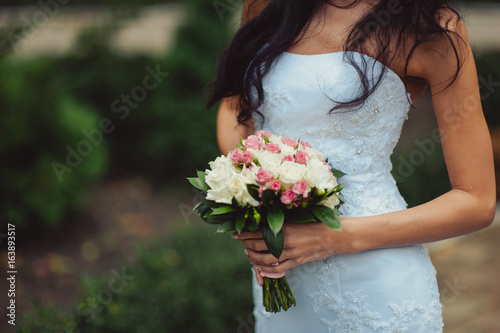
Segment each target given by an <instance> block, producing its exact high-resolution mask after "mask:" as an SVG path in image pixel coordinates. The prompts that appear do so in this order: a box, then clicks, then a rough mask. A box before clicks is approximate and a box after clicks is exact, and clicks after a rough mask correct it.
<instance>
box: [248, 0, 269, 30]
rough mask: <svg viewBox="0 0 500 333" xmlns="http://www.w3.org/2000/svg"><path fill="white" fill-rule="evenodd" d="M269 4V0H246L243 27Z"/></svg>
mask: <svg viewBox="0 0 500 333" xmlns="http://www.w3.org/2000/svg"><path fill="white" fill-rule="evenodd" d="M268 4H269V0H245V4H244V6H243V14H242V15H241V25H243V24H245V23H246V22H248V21H249V20H251V19H253V18H254V17H256V16H258V15H259V14H260V13H261V12H262V11H263V10H264V8H266V7H267V5H268Z"/></svg>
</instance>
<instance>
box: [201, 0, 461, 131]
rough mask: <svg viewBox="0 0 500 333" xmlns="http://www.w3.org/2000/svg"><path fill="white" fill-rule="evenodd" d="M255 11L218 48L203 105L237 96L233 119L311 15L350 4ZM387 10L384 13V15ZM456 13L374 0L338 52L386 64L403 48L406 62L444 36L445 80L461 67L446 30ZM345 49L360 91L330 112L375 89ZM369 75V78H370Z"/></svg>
mask: <svg viewBox="0 0 500 333" xmlns="http://www.w3.org/2000/svg"><path fill="white" fill-rule="evenodd" d="M267 2H268V5H267V6H266V7H265V9H264V10H263V11H262V12H261V13H260V15H258V16H256V17H254V18H253V19H251V20H249V21H248V22H246V23H245V24H244V25H243V26H242V27H241V28H240V29H239V30H238V31H237V33H236V34H235V36H234V38H233V39H232V41H231V43H230V45H229V47H228V48H227V49H226V50H224V52H223V53H222V55H221V57H220V59H219V66H218V70H217V76H216V79H215V80H214V82H213V83H212V86H213V91H212V94H211V97H210V99H209V101H208V103H207V105H208V106H211V105H213V104H215V103H216V102H217V101H218V100H220V99H222V98H225V97H231V96H239V114H238V122H239V123H240V124H245V123H246V121H247V120H249V119H250V118H251V116H252V114H253V113H254V112H259V111H258V109H259V107H260V106H261V105H262V103H263V101H264V91H263V87H262V79H263V77H264V76H265V75H266V74H267V73H268V71H269V70H270V68H271V66H272V64H273V61H274V60H275V59H276V58H277V57H278V56H279V55H280V54H282V53H283V52H285V51H286V50H288V49H289V48H290V47H291V46H292V45H293V43H294V41H295V40H297V39H299V38H298V37H300V34H301V33H302V32H303V31H305V30H306V28H307V26H308V24H309V23H310V21H311V18H312V17H313V15H315V14H316V13H317V11H318V10H319V9H320V8H321V6H323V5H325V4H327V5H332V6H336V7H339V8H347V7H349V6H352V5H353V4H355V3H356V2H358V0H352V1H351V2H350V3H349V4H347V5H344V6H342V5H339V4H335V3H333V1H332V0H268V1H267ZM388 15H389V16H388ZM459 18H460V16H459V14H458V13H457V12H456V11H455V10H453V9H451V8H450V7H449V6H448V1H438V0H380V1H379V3H378V4H377V5H375V6H374V8H373V9H372V10H371V11H370V12H369V13H367V14H366V15H365V16H364V17H362V18H361V19H360V20H359V21H358V22H357V23H356V24H355V26H354V27H353V29H352V30H351V32H350V33H349V35H348V37H347V39H346V42H345V44H344V45H343V47H344V51H356V52H359V53H364V54H367V55H370V56H371V57H372V58H375V59H376V60H377V61H378V62H381V63H383V64H385V65H386V66H389V65H390V64H391V63H392V62H393V61H394V59H395V58H396V56H397V52H395V50H405V51H404V52H405V53H404V54H405V55H406V63H405V67H404V77H406V73H407V69H408V64H409V61H410V59H411V58H412V56H413V53H414V51H415V49H416V48H417V47H418V46H419V45H421V44H423V43H426V42H432V41H435V40H438V39H440V38H443V36H444V37H445V38H446V39H447V40H448V41H449V43H450V45H451V46H452V49H453V52H454V54H455V57H456V60H457V61H456V64H457V67H456V72H455V75H454V77H452V78H450V81H449V83H448V85H450V84H451V83H453V81H454V80H455V79H456V77H457V75H458V72H459V70H460V67H461V57H460V52H459V47H458V45H457V43H456V41H457V40H459V39H457V38H456V37H457V34H455V33H454V32H453V31H451V30H450V29H448V25H449V24H450V22H451V21H455V22H456V21H457V20H458V19H459ZM352 55H353V54H352V53H351V52H346V53H344V57H345V58H346V59H347V61H348V62H349V63H350V64H351V65H352V66H354V68H355V69H356V71H357V72H358V75H359V77H360V79H361V83H362V86H363V91H362V92H361V93H360V94H359V96H357V97H356V98H355V99H353V100H351V101H347V102H341V103H339V104H338V105H337V106H336V107H333V108H332V110H331V111H330V112H333V111H334V110H336V109H338V108H343V107H350V108H352V107H354V108H356V107H359V106H362V105H363V103H364V101H365V100H366V99H367V98H368V97H369V96H370V94H371V93H372V92H373V91H374V90H375V89H376V87H377V86H378V83H379V82H380V80H381V78H382V76H383V75H384V73H385V71H386V69H387V68H386V67H384V68H383V69H382V73H381V75H379V76H378V78H376V79H375V80H374V81H372V82H373V83H374V84H370V78H367V77H366V74H365V73H366V72H367V70H366V66H367V64H366V62H364V63H362V64H359V63H357V62H356V61H354V59H353V58H352ZM372 80H373V78H372Z"/></svg>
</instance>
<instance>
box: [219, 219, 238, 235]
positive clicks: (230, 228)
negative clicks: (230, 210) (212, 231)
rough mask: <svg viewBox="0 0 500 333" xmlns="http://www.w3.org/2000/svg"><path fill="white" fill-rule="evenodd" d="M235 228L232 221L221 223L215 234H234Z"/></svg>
mask: <svg viewBox="0 0 500 333" xmlns="http://www.w3.org/2000/svg"><path fill="white" fill-rule="evenodd" d="M235 231H236V228H235V226H234V220H232V221H226V222H224V223H222V224H221V225H220V226H219V228H217V231H216V233H224V232H235Z"/></svg>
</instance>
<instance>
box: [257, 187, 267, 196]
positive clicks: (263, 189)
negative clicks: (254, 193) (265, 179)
mask: <svg viewBox="0 0 500 333" xmlns="http://www.w3.org/2000/svg"><path fill="white" fill-rule="evenodd" d="M265 190H267V187H265V186H261V187H259V196H262V193H264V191H265Z"/></svg>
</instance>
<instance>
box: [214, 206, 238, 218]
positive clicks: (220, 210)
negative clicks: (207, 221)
mask: <svg viewBox="0 0 500 333" xmlns="http://www.w3.org/2000/svg"><path fill="white" fill-rule="evenodd" d="M237 211H238V209H236V208H234V207H231V206H222V207H219V208H217V209H215V210H214V211H213V212H212V216H216V215H224V214H228V213H234V212H237Z"/></svg>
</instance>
